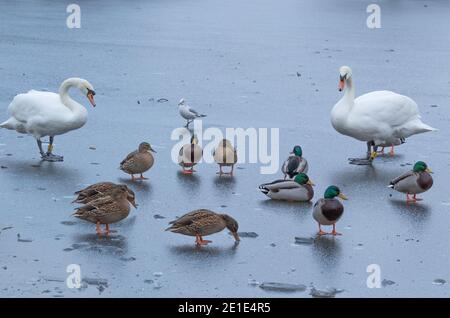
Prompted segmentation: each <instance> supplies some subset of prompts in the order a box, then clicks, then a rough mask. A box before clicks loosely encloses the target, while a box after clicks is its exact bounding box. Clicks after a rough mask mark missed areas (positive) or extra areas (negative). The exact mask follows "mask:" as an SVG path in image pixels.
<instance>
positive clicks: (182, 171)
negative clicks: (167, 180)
mask: <svg viewBox="0 0 450 318" xmlns="http://www.w3.org/2000/svg"><path fill="white" fill-rule="evenodd" d="M181 173H182V174H192V173H193V170H181Z"/></svg>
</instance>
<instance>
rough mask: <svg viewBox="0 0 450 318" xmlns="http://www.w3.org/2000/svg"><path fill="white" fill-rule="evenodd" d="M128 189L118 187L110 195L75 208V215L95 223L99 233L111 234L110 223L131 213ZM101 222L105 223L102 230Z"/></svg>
mask: <svg viewBox="0 0 450 318" xmlns="http://www.w3.org/2000/svg"><path fill="white" fill-rule="evenodd" d="M128 196H129V195H128V191H127V190H126V189H125V188H124V187H116V188H114V189H112V190H111V194H110V195H106V196H103V197H101V198H98V199H96V200H93V201H91V202H89V203H88V204H86V205H83V206H81V207H79V208H77V209H76V210H75V213H74V214H73V216H75V217H77V218H80V219H82V220H85V221H88V222H91V223H95V224H96V231H97V234H98V235H101V234H103V233H104V234H106V235H108V234H109V232H110V231H109V224H111V223H116V222H118V221H120V220H123V219H125V218H126V217H127V216H128V214H129V213H130V204H129V201H128ZM100 224H105V226H106V228H105V232H102V230H101V228H100Z"/></svg>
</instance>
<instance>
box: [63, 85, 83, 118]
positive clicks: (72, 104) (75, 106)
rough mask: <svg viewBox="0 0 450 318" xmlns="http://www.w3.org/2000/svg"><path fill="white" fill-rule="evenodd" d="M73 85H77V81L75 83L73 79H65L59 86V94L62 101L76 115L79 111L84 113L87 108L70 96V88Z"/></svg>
mask: <svg viewBox="0 0 450 318" xmlns="http://www.w3.org/2000/svg"><path fill="white" fill-rule="evenodd" d="M73 86H75V87H76V86H77V83H75V82H74V81H73V80H72V79H68V80H65V81H64V82H63V83H62V84H61V86H60V88H59V96H60V98H61V102H62V103H63V104H64V105H65V106H66V107H67V108H69V109H70V110H71V111H72V113H74V115H76V114H79V113H84V111H86V109H85V108H84V107H83V106H82V105H80V104H79V103H77V102H76V101H74V100H73V99H72V98H71V97H70V96H69V89H70V88H71V87H73Z"/></svg>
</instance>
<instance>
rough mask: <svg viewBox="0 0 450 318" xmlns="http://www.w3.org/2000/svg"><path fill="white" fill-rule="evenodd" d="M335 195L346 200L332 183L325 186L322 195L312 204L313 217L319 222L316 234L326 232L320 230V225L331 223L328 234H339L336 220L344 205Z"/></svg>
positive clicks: (342, 211)
mask: <svg viewBox="0 0 450 318" xmlns="http://www.w3.org/2000/svg"><path fill="white" fill-rule="evenodd" d="M336 197H339V198H341V199H342V200H347V197H346V196H345V195H344V194H342V193H341V190H339V188H338V187H336V186H334V185H332V186H329V187H328V188H327V190H326V191H325V195H324V197H323V198H321V199H319V200H318V201H317V202H316V203H315V204H314V209H313V217H314V220H316V221H317V223H318V224H319V232H318V233H317V234H318V235H324V234H328V233H326V232H324V231H322V228H321V225H333V231H332V232H331V233H329V234H331V235H341V234H340V233H338V232H336V222H337V221H339V219H340V218H341V216H342V214H343V213H344V206H343V205H342V203H341V202H340V201H339V200H338V199H336Z"/></svg>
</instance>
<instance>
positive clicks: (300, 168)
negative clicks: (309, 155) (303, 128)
mask: <svg viewBox="0 0 450 318" xmlns="http://www.w3.org/2000/svg"><path fill="white" fill-rule="evenodd" d="M302 155H303V151H302V147H300V146H298V145H297V146H295V147H294V149H293V150H292V152H291V154H290V155H289V157H288V158H287V159H286V161H285V162H284V163H283V166H281V171H282V172H283V173H284V179H286V178H287V177H288V176H289V179H293V178H294V177H295V175H296V174H298V173H300V172H303V173H308V161H307V160H306V159H305V158H303V157H302Z"/></svg>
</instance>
